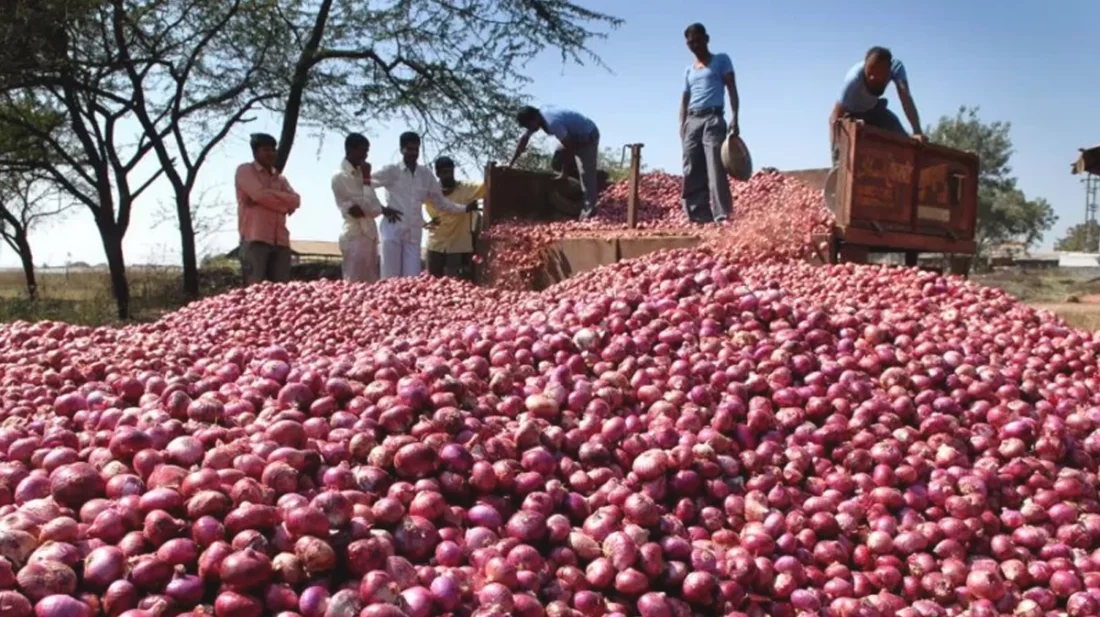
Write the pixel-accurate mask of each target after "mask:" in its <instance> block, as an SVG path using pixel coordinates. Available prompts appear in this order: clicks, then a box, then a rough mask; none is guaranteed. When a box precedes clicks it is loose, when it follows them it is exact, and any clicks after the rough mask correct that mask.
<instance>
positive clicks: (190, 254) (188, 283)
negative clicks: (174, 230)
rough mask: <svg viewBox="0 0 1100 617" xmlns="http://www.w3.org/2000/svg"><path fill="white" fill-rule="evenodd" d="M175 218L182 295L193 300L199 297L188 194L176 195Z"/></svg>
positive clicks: (192, 221) (196, 258)
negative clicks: (180, 254)
mask: <svg viewBox="0 0 1100 617" xmlns="http://www.w3.org/2000/svg"><path fill="white" fill-rule="evenodd" d="M176 216H177V217H178V220H179V228H180V251H181V252H182V253H183V293H184V294H186V295H187V297H188V298H191V299H195V298H198V297H199V262H198V257H197V255H196V252H195V223H194V220H193V218H192V213H191V196H190V195H189V194H187V193H184V194H177V196H176Z"/></svg>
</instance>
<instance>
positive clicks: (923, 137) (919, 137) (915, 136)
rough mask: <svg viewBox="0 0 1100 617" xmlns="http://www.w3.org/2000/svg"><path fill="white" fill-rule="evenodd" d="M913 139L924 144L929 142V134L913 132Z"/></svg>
mask: <svg viewBox="0 0 1100 617" xmlns="http://www.w3.org/2000/svg"><path fill="white" fill-rule="evenodd" d="M913 139H915V140H917V142H918V143H922V144H926V143H928V136H927V135H925V134H924V133H914V134H913Z"/></svg>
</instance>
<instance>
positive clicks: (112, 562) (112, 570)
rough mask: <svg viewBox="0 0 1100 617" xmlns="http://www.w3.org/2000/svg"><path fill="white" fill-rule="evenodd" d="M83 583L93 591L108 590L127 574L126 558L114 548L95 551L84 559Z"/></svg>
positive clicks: (107, 547) (104, 547)
mask: <svg viewBox="0 0 1100 617" xmlns="http://www.w3.org/2000/svg"><path fill="white" fill-rule="evenodd" d="M83 572H84V574H83V581H84V583H85V584H87V585H89V586H91V587H92V588H93V589H107V588H108V587H109V586H110V585H111V583H113V582H115V581H117V580H119V579H121V578H123V576H124V575H125V573H126V556H125V555H123V553H122V551H121V550H119V549H118V548H115V547H113V546H103V547H100V548H97V549H95V550H93V551H92V552H91V553H89V554H88V556H87V557H86V558H85V559H84V570H83Z"/></svg>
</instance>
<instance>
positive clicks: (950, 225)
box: [915, 146, 978, 240]
mask: <svg viewBox="0 0 1100 617" xmlns="http://www.w3.org/2000/svg"><path fill="white" fill-rule="evenodd" d="M918 166H919V180H918V185H917V196H916V199H917V203H916V206H917V207H916V225H915V227H916V231H917V232H919V233H924V234H929V235H938V236H948V237H951V238H955V239H962V240H972V239H973V238H974V234H975V231H976V229H975V227H976V223H977V218H978V217H977V211H978V157H977V156H975V155H973V154H970V153H966V152H959V151H957V150H950V149H948V148H942V147H937V146H925V147H923V148H921V149H920V151H919V154H918Z"/></svg>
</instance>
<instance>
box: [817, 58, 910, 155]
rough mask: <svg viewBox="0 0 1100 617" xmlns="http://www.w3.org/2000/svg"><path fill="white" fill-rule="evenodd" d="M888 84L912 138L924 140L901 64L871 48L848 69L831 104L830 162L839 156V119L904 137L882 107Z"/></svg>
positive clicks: (892, 115) (902, 132)
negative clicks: (831, 148) (896, 96)
mask: <svg viewBox="0 0 1100 617" xmlns="http://www.w3.org/2000/svg"><path fill="white" fill-rule="evenodd" d="M890 82H894V87H895V88H897V91H898V98H899V99H901V107H902V109H904V110H905V117H906V118H908V120H909V125H910V126H912V127H913V138H914V139H916V140H917V141H921V142H923V141H927V138H926V137H925V136H924V133H922V132H921V128H920V116H919V115H918V114H917V106H916V104H914V103H913V95H912V92H911V91H910V90H909V78H908V76H906V74H905V65H904V64H902V63H901V60H898V59H897V58H895V57H894V54H893V53H891V52H890V50H889V49H886V48H885V47H872V48H871V49H869V50H868V51H867V55H866V56H865V57H864V58H863V61H862V62H860V63H858V64H856V65H855V66H853V67H852V68H851V69H849V71H848V74H847V75H846V76H845V77H844V90H843V91H842V92H841V93H840V100H839V101H837V102H836V104H835V105H833V113H832V114H831V115H830V116H829V135H830V143H831V144H832V146H833V162H834V163H835V162H836V160H837V158H838V157H839V156H840V152H839V151H838V150H837V136H838V135H839V130H840V121H841V120H844V119H850V120H855V121H857V122H864V123H866V124H869V125H871V126H874V127H878V128H880V129H885V130H887V131H893V132H895V133H899V134H901V135H908V133H907V132H906V131H905V127H904V126H902V124H901V121H900V120H898V117H897V116H896V115H894V112H892V111H890V110H889V109H887V108H886V99H885V98H883V96H882V95H883V94H884V93H885V92H886V86H888V85H890Z"/></svg>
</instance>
